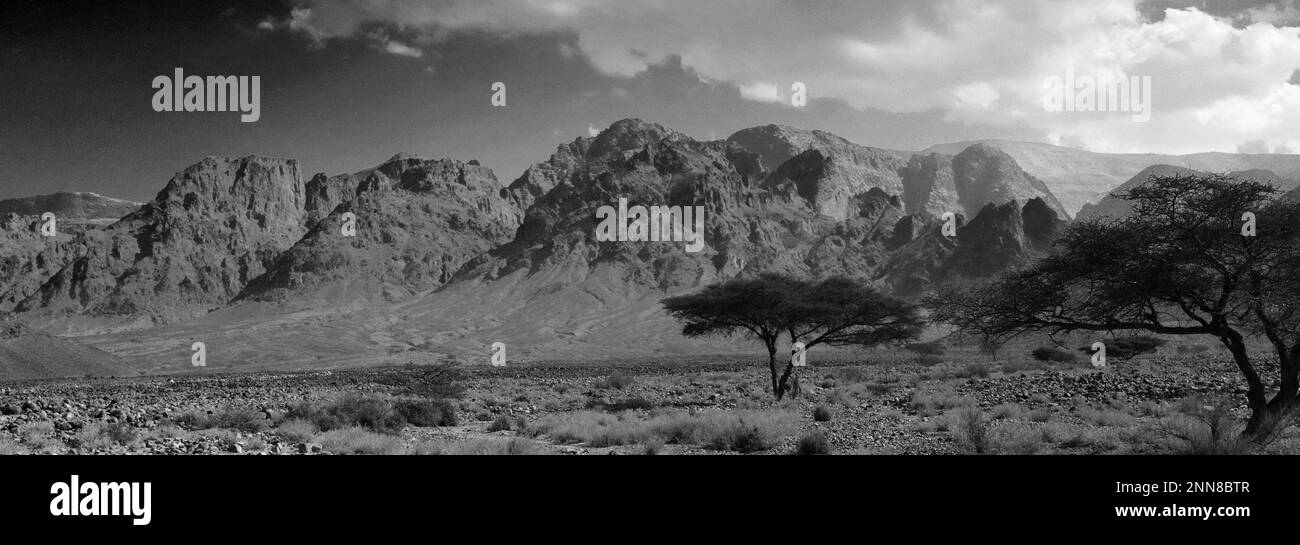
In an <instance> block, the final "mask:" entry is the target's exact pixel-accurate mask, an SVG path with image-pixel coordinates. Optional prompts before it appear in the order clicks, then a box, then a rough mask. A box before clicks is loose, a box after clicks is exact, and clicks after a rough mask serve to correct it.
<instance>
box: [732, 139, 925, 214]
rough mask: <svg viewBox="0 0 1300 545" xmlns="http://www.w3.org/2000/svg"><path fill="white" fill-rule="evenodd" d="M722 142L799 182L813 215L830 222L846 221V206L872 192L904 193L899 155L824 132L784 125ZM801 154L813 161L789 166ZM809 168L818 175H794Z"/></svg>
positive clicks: (802, 161) (901, 159)
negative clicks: (828, 217)
mask: <svg viewBox="0 0 1300 545" xmlns="http://www.w3.org/2000/svg"><path fill="white" fill-rule="evenodd" d="M727 140H728V141H729V142H732V143H735V144H737V145H739V146H740V147H742V148H744V149H746V150H749V151H751V152H754V153H757V154H758V155H759V158H760V161H761V162H762V164H763V167H764V168H766V169H768V170H778V169H780V168H782V167H785V168H787V172H786V174H785V175H786V176H787V177H789V178H791V179H795V180H796V181H797V182H798V184H799V193H800V195H801V196H803V197H804V198H806V199H808V200H809V202H811V203H812V204H813V208H814V209H815V210H817V212H818V213H821V214H824V215H827V216H830V217H832V218H834V219H839V220H843V219H846V218H848V217H849V215H850V214H851V212H850V210H849V208H850V204H849V201H850V200H851V199H852V198H853V197H854V196H856V195H860V194H863V193H866V192H867V191H868V190H870V189H871V188H879V189H881V190H883V191H884V192H885V193H887V194H890V195H900V196H901V195H903V192H904V191H903V179H902V177H901V175H900V174H899V171H900V170H901V169H902V168H903V166H904V165H906V162H907V158H906V156H905V155H904V154H900V153H897V152H891V151H887V150H882V149H877V148H869V147H866V146H860V145H858V144H854V143H852V142H849V141H848V140H845V139H843V138H841V137H839V136H836V135H834V134H831V133H828V132H823V131H808V130H803V129H796V128H794V127H787V126H784V125H766V126H762V127H754V128H750V129H744V130H741V131H738V132H736V133H735V134H733V135H731V137H729V138H728V139H727ZM804 154H812V156H809V157H804V158H802V159H801V160H800V161H796V162H795V163H793V164H790V161H791V160H792V159H794V158H796V157H798V156H801V155H804ZM810 166H815V167H816V169H817V170H818V171H817V172H816V173H811V172H800V171H799V169H801V168H803V169H806V168H809V167H810ZM810 174H815V175H812V176H810ZM813 180H816V181H815V182H814V181H813Z"/></svg>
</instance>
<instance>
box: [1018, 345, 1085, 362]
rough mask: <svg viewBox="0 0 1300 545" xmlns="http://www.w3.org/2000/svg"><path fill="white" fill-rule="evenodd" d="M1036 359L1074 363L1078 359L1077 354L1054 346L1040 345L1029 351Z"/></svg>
mask: <svg viewBox="0 0 1300 545" xmlns="http://www.w3.org/2000/svg"><path fill="white" fill-rule="evenodd" d="M1030 355H1032V356H1033V357H1034V359H1036V360H1038V361H1047V362H1054V363H1074V362H1076V361H1078V360H1079V355H1078V354H1075V353H1074V352H1071V351H1069V350H1066V349H1064V348H1060V347H1056V346H1040V347H1038V348H1035V349H1034V351H1033V352H1031V353H1030Z"/></svg>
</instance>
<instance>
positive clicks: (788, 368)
mask: <svg viewBox="0 0 1300 545" xmlns="http://www.w3.org/2000/svg"><path fill="white" fill-rule="evenodd" d="M792 372H794V362H790V363H787V364H785V372H784V373H781V383H780V386H779V388H780V389H781V393H780V394H778V395H777V396H776V400H777V401H781V398H782V397H785V391H786V390H788V389H789V387H790V373H792Z"/></svg>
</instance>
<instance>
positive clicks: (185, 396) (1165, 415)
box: [0, 353, 1300, 455]
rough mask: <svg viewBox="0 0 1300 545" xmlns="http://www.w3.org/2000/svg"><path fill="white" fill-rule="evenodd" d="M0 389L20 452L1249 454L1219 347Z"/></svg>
mask: <svg viewBox="0 0 1300 545" xmlns="http://www.w3.org/2000/svg"><path fill="white" fill-rule="evenodd" d="M434 368H436V367H434V366H397V367H384V368H366V369H351V370H349V369H342V370H330V371H310V372H292V373H269V372H260V373H244V374H236V373H225V374H217V373H214V374H197V375H193V374H192V375H186V376H172V377H168V376H150V377H136V378H125V379H124V378H118V379H76V380H57V381H29V382H12V383H4V384H0V453H7V454H26V453H40V454H137V453H138V454H256V455H271V454H638V455H639V454H737V453H746V454H749V453H752V454H793V453H808V454H817V453H833V454H1179V453H1206V452H1212V453H1214V452H1217V453H1246V452H1262V453H1273V454H1283V453H1294V452H1300V430H1294V429H1293V430H1290V431H1288V432H1287V433H1286V434H1285V435H1284V436H1283V438H1282V439H1280V440H1278V441H1277V442H1276V443H1274V444H1272V445H1270V446H1269V447H1267V448H1264V449H1257V450H1249V449H1246V448H1245V447H1243V446H1241V445H1239V444H1237V442H1236V441H1235V439H1234V434H1235V432H1236V431H1237V429H1238V426H1240V425H1241V421H1242V419H1244V417H1245V412H1244V410H1243V408H1242V407H1241V403H1242V402H1243V398H1242V395H1241V390H1240V385H1241V380H1240V378H1239V377H1238V375H1237V373H1236V371H1235V368H1234V367H1233V366H1232V365H1231V363H1230V362H1229V361H1228V360H1226V359H1225V358H1223V357H1222V356H1214V355H1197V356H1190V355H1155V356H1150V357H1146V358H1143V359H1136V360H1133V361H1130V362H1115V363H1114V364H1112V365H1110V366H1108V367H1106V368H1103V369H1094V368H1092V367H1091V366H1090V365H1088V364H1087V363H1086V362H1084V361H1083V360H1080V362H1078V363H1074V364H1061V363H1052V364H1048V363H1041V362H1037V361H1032V360H1031V359H1030V358H1027V357H1026V358H1021V359H1015V358H1012V359H1003V360H1002V361H993V360H992V359H991V358H989V357H988V356H984V355H978V354H973V353H971V354H957V355H951V356H945V357H942V358H927V359H925V361H924V363H923V362H922V361H920V360H918V358H915V357H913V356H910V355H906V356H904V355H894V356H888V355H886V356H875V355H868V356H863V357H862V358H861V359H857V360H845V361H838V362H830V363H826V362H822V363H821V364H813V365H810V366H809V367H807V368H804V369H802V370H801V371H800V377H801V380H800V384H801V387H802V393H801V395H799V396H798V397H797V398H793V399H792V398H787V399H785V400H783V401H780V402H777V401H775V400H774V399H773V396H772V394H771V392H770V386H769V380H770V379H769V378H768V374H767V373H768V372H767V367H766V361H765V359H764V358H762V357H761V356H759V357H755V356H745V357H735V356H731V357H712V358H686V357H677V358H664V359H647V360H634V361H619V362H537V363H529V364H524V365H520V366H514V367H506V368H501V369H494V368H490V367H487V366H483V365H479V366H470V365H459V366H457V368H458V369H461V370H462V371H463V376H462V377H461V379H460V380H459V381H458V384H460V385H461V386H462V387H463V389H464V392H463V396H462V397H460V398H458V399H451V400H449V401H446V402H439V401H435V399H436V398H440V397H445V395H444V394H443V393H441V392H437V393H433V394H430V393H428V392H429V390H420V389H419V387H420V386H422V385H427V384H429V383H430V381H432V383H436V384H435V386H439V385H441V386H445V384H443V383H442V382H439V380H440V379H428V378H427V377H428V376H429V375H427V373H428V372H429V370H430V369H434Z"/></svg>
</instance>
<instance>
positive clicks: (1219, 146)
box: [289, 0, 1300, 153]
mask: <svg viewBox="0 0 1300 545" xmlns="http://www.w3.org/2000/svg"><path fill="white" fill-rule="evenodd" d="M1171 6H1174V7H1171V9H1167V10H1163V11H1161V12H1160V13H1159V15H1160V17H1158V18H1155V17H1151V16H1150V15H1151V13H1150V12H1151V9H1152V5H1151V4H1150V3H1144V2H1139V1H1138V0H1092V1H1089V2H1078V1H1077V0H1040V1H1035V2H1023V1H1020V0H978V1H971V0H914V1H909V2H896V1H893V0H863V1H855V2H823V3H811V2H810V3H794V2H789V1H788V0H736V1H711V2H699V1H698V0H658V1H655V2H620V1H609V0H514V1H507V0H444V1H439V2H427V1H418V0H366V1H347V0H300V4H299V5H298V9H295V10H294V11H293V16H292V21H291V22H290V23H289V24H290V26H291V27H292V28H294V29H297V30H300V31H302V32H304V33H307V34H309V35H311V36H312V37H314V38H315V39H318V40H326V39H329V38H331V37H338V36H352V35H354V34H356V33H358V32H365V29H366V28H367V26H366V25H368V24H374V23H380V24H386V25H391V26H392V27H395V28H399V29H403V30H404V31H417V32H419V33H420V34H421V36H423V37H424V38H423V39H424V40H425V42H424V43H416V44H414V45H409V44H405V43H397V42H393V41H389V42H386V46H385V48H386V50H388V51H389V52H392V53H395V54H402V53H399V52H398V51H394V50H393V49H392V48H395V47H397V46H393V44H394V43H397V44H398V46H405V47H409V48H411V49H410V51H407V53H410V52H413V51H419V49H418V48H417V47H416V46H422V47H424V48H425V49H428V48H429V47H435V44H436V43H437V42H438V40H439V39H440V37H445V36H446V35H447V33H449V32H456V31H461V30H474V31H486V32H492V33H497V34H500V35H503V36H507V37H508V36H510V35H516V34H520V33H536V32H567V33H572V34H573V35H575V36H576V41H575V42H574V45H573V46H567V45H566V46H565V47H573V48H574V50H573V51H571V53H574V54H581V55H583V56H585V57H586V58H588V59H589V60H590V62H591V63H592V64H593V65H594V66H596V67H597V68H599V69H600V70H601V71H603V72H605V73H608V74H612V75H618V76H632V75H635V74H637V73H639V72H641V71H644V70H646V69H648V68H649V67H651V66H652V65H653V64H654V63H656V62H660V61H662V59H664V58H667V57H670V56H679V57H680V59H681V62H682V64H683V65H686V66H690V67H691V68H693V69H694V70H695V71H697V72H698V73H699V74H700V75H701V76H702V77H705V78H708V79H710V80H714V81H727V82H732V83H734V84H735V85H736V86H738V87H739V89H740V90H741V94H742V96H744V97H745V98H748V99H750V100H755V101H761V102H778V101H782V100H783V96H784V93H783V91H784V90H787V89H789V88H790V85H791V84H792V83H793V82H796V81H799V82H804V83H805V84H806V85H807V89H808V96H809V98H810V99H812V100H816V99H817V98H833V99H840V100H842V101H844V102H847V103H848V104H850V105H852V106H854V107H857V108H864V109H865V108H872V109H877V110H883V111H886V112H894V113H930V112H936V111H938V112H943V113H944V115H945V116H946V117H947V118H948V119H950V120H955V121H960V122H963V123H968V124H971V125H976V126H1016V127H1032V128H1034V129H1036V130H1038V131H1040V132H1041V134H1043V136H1044V138H1046V139H1051V140H1053V141H1057V142H1062V143H1069V144H1072V145H1076V146H1079V147H1086V148H1090V149H1094V150H1097V151H1151V152H1169V153H1181V152H1193V151H1206V150H1222V151H1235V150H1236V149H1237V146H1238V145H1239V144H1240V143H1242V142H1247V141H1254V140H1260V141H1263V142H1265V145H1267V146H1273V147H1279V146H1282V147H1285V146H1286V145H1288V144H1287V143H1288V142H1296V141H1300V134H1297V131H1300V129H1297V127H1300V86H1298V85H1294V84H1293V81H1294V79H1295V78H1293V74H1295V73H1296V71H1297V69H1300V28H1296V27H1294V26H1288V25H1292V24H1297V21H1300V19H1298V18H1297V15H1300V11H1297V9H1296V6H1295V2H1294V1H1284V2H1266V3H1260V2H1249V3H1243V4H1241V5H1239V6H1236V7H1235V9H1234V11H1232V12H1231V13H1227V14H1224V13H1217V12H1216V13H1215V14H1211V13H1206V12H1203V11H1201V10H1199V9H1196V8H1191V7H1187V8H1181V9H1177V8H1176V5H1173V4H1171ZM404 51H405V50H404ZM1067 69H1069V70H1072V71H1074V72H1076V73H1079V74H1091V75H1095V76H1103V75H1109V76H1114V77H1119V76H1150V77H1151V81H1152V87H1153V89H1152V95H1153V107H1152V116H1151V119H1150V121H1149V122H1146V123H1134V122H1133V121H1132V118H1131V116H1130V115H1129V114H1128V113H1111V114H1108V113H1098V112H1088V113H1073V114H1062V113H1054V112H1049V111H1045V110H1044V108H1043V106H1042V96H1041V94H1042V89H1043V82H1044V80H1045V78H1049V77H1052V76H1063V75H1064V74H1065V72H1066V70H1067ZM1291 147H1294V146H1291Z"/></svg>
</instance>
